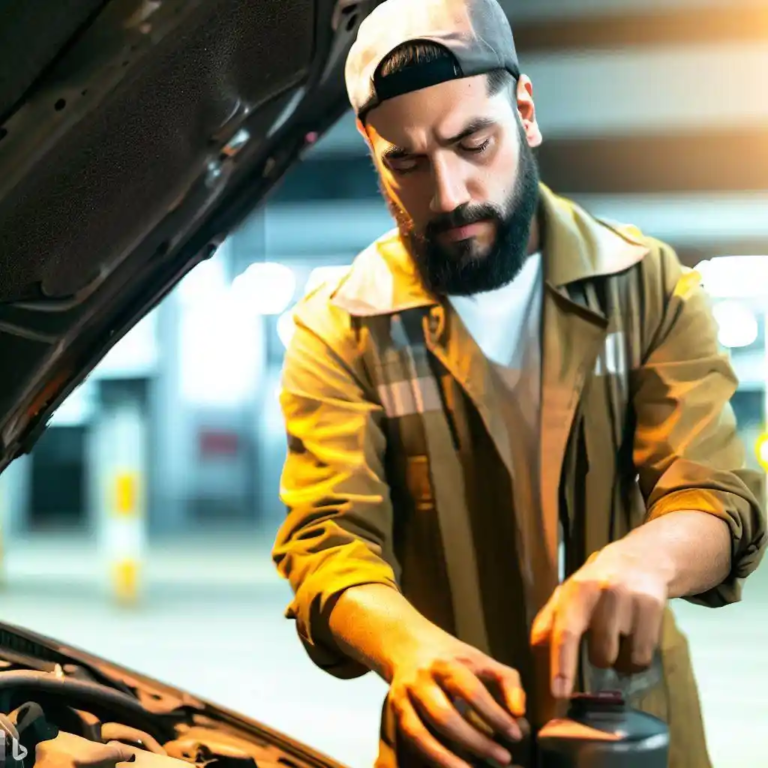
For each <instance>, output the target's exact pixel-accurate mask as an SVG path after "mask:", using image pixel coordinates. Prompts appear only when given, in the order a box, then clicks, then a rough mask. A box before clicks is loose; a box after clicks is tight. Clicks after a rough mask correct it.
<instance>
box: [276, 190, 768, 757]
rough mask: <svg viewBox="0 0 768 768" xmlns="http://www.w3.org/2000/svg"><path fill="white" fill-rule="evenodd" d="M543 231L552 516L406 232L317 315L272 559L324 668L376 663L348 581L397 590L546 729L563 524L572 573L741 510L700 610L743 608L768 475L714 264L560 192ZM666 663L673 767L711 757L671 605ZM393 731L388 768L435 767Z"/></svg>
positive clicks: (471, 347) (760, 538) (289, 362)
mask: <svg viewBox="0 0 768 768" xmlns="http://www.w3.org/2000/svg"><path fill="white" fill-rule="evenodd" d="M541 222H542V235H543V246H544V248H543V252H544V255H545V289H544V298H543V336H542V338H543V343H542V344H543V346H542V401H541V408H542V416H541V426H542V430H541V453H540V456H539V457H538V458H539V463H540V473H539V474H540V476H539V477H538V478H537V487H538V490H539V496H540V500H539V503H538V507H539V508H538V509H536V510H532V511H526V513H525V514H522V513H519V514H516V513H515V510H514V508H513V504H512V498H513V493H512V488H513V483H514V473H513V467H512V461H511V456H510V439H509V435H507V433H506V428H505V426H504V423H505V422H504V420H503V419H502V418H501V417H500V415H499V414H500V413H501V410H500V406H499V400H498V398H499V396H500V390H499V388H498V386H497V383H496V381H495V380H494V375H493V371H492V367H491V366H490V365H489V363H488V361H487V360H486V358H485V357H484V355H483V353H482V352H481V350H480V349H479V347H478V346H477V344H476V343H475V341H474V340H473V339H472V337H471V336H470V335H469V333H468V332H467V330H466V328H465V327H464V325H463V323H462V321H461V319H460V317H459V316H458V315H457V314H456V312H455V311H454V310H453V308H452V307H451V305H450V303H448V302H440V301H438V300H437V299H436V298H435V297H433V296H430V295H428V294H427V293H426V292H425V289H424V288H423V286H422V284H421V282H420V281H419V279H418V275H417V273H416V271H415V268H414V265H413V263H412V262H411V260H410V257H409V256H408V253H407V251H406V250H405V248H404V247H403V245H402V242H401V241H400V239H399V237H398V236H397V233H396V232H393V233H390V234H388V235H387V236H385V237H383V238H382V239H381V240H379V241H377V242H376V243H374V244H373V245H372V246H371V247H370V248H368V249H367V250H366V251H364V252H363V253H362V254H361V255H360V256H359V257H358V258H357V259H356V261H355V263H354V265H353V266H352V268H351V269H350V271H349V272H348V273H347V275H346V276H345V277H344V278H343V279H342V280H341V281H340V282H338V283H336V284H334V285H324V286H321V287H320V288H318V289H317V290H315V291H314V292H313V293H312V294H310V295H309V296H308V297H306V298H305V299H304V300H303V301H302V302H301V303H300V304H299V306H298V307H297V309H296V312H295V318H296V331H295V335H294V337H293V340H292V343H291V345H290V348H289V349H288V351H287V355H286V360H285V368H284V377H283V391H282V395H281V403H282V408H283V413H284V416H285V420H286V425H287V432H288V456H287V460H286V464H285V469H284V474H283V479H282V485H281V497H282V499H283V500H284V502H285V504H286V505H287V508H288V515H287V518H286V520H285V522H284V524H283V525H282V527H281V529H280V531H279V534H278V537H277V541H276V543H275V547H274V553H273V554H274V560H275V563H276V565H277V568H278V570H279V572H280V573H281V574H282V575H283V576H284V577H285V578H287V579H288V580H289V581H290V584H291V586H292V588H293V590H294V594H295V598H294V600H293V601H292V603H291V605H290V606H289V607H288V610H287V613H286V615H287V616H288V617H289V618H293V619H295V620H296V624H297V629H298V633H299V636H300V637H301V639H302V641H303V643H304V646H305V648H306V650H307V652H308V653H309V655H310V657H311V658H312V659H313V661H314V662H315V663H316V664H317V665H319V666H320V667H321V668H323V669H325V670H327V671H328V672H329V673H331V674H333V675H335V676H337V677H341V678H351V677H355V676H359V675H362V674H364V673H365V672H366V671H367V670H365V669H364V668H362V667H361V666H360V665H358V664H357V663H356V662H354V661H352V660H350V659H349V658H347V657H346V656H344V655H343V654H342V653H341V652H340V650H339V649H338V648H336V647H334V645H333V644H332V643H331V642H330V641H329V640H328V632H327V622H328V614H329V611H330V609H331V608H332V606H333V603H334V599H335V598H336V597H337V596H338V595H339V594H340V593H341V592H342V591H343V590H345V589H347V588H349V587H352V586H355V585H362V584H367V583H381V584H387V585H389V586H391V587H392V588H394V589H398V590H400V591H402V592H403V594H404V595H405V596H406V597H407V598H408V599H409V600H410V601H411V603H412V604H413V605H414V606H415V607H416V608H417V609H418V610H420V611H421V612H422V613H423V614H424V615H425V616H426V617H427V618H429V619H430V620H432V621H434V622H435V623H437V624H438V625H440V626H441V627H443V628H444V629H446V630H447V631H449V632H452V633H454V634H455V635H457V636H458V637H459V638H461V639H462V640H465V641H466V642H468V643H471V644H473V645H475V646H476V647H479V648H480V649H481V650H483V651H485V652H487V653H489V654H491V655H492V656H494V658H497V659H498V660H499V661H501V662H503V663H505V664H509V665H510V666H513V667H515V668H516V669H518V670H519V671H520V673H521V676H522V678H523V684H524V686H525V687H526V692H527V694H528V699H529V705H528V714H529V717H530V719H531V720H532V723H533V725H534V728H536V727H539V726H540V725H541V724H542V723H543V722H544V721H545V720H546V719H547V718H548V717H549V716H551V715H552V714H553V713H554V710H553V709H552V702H551V701H550V700H549V699H548V698H547V696H548V695H547V694H546V693H544V691H545V690H547V688H548V686H547V684H546V681H545V678H546V669H545V665H544V666H543V665H542V662H541V659H540V658H539V657H538V656H534V655H533V652H532V651H531V649H530V646H529V641H528V638H529V631H530V626H531V622H532V620H533V617H534V616H535V615H536V613H537V612H538V610H539V609H540V608H541V607H542V606H543V605H544V603H545V602H546V600H547V599H548V597H549V596H550V595H551V593H552V591H553V589H554V588H555V586H556V584H557V580H558V574H557V548H558V528H559V526H560V525H562V526H563V530H564V532H565V535H564V540H565V547H566V561H567V562H566V567H567V573H572V572H573V571H574V570H576V569H577V568H578V567H579V566H580V565H581V564H583V563H584V561H585V560H586V559H587V558H588V557H589V556H590V555H591V554H592V553H594V552H596V551H598V550H600V549H601V548H603V547H604V546H605V545H607V544H608V543H609V542H611V541H613V540H616V539H618V538H621V537H622V536H624V535H625V534H626V533H627V532H629V531H630V530H631V529H632V528H634V527H636V526H638V525H640V524H642V523H643V522H644V521H647V520H650V519H654V518H657V517H659V516H661V515H665V514H668V513H670V512H675V511H679V510H691V509H693V510H701V511H702V512H706V513H709V514H713V515H716V516H718V517H720V518H721V519H722V520H724V521H725V522H726V523H727V524H728V526H729V528H730V531H731V536H732V542H733V543H732V563H733V565H732V570H731V574H730V576H729V577H728V578H727V579H726V581H725V582H724V583H723V584H721V585H719V586H718V587H716V588H715V589H713V590H711V591H710V592H708V593H706V594H703V595H697V596H695V597H691V598H690V599H691V600H692V601H693V602H697V603H700V604H702V605H707V606H721V605H726V604H728V603H732V602H735V601H737V600H739V599H740V583H741V580H742V579H744V578H745V577H746V576H747V575H748V574H749V573H751V572H752V571H753V570H754V569H755V568H756V567H757V565H758V563H759V561H760V559H761V557H762V554H763V549H764V545H765V532H766V527H765V521H764V516H763V513H762V511H761V505H762V503H763V487H762V476H761V475H758V474H757V473H754V472H752V471H749V470H747V469H746V468H745V467H744V453H743V447H742V445H741V444H740V442H739V440H738V438H737V433H736V425H735V421H734V418H733V415H732V411H731V409H730V405H729V400H730V397H731V395H732V394H733V393H734V391H735V389H736V386H737V381H736V378H735V376H734V374H733V371H732V369H731V367H730V364H729V362H728V358H727V356H725V355H724V354H723V353H722V352H721V350H720V349H719V348H718V344H717V338H716V337H717V334H716V326H715V323H714V321H713V318H712V315H711V313H710V310H709V308H708V303H707V299H706V296H705V294H704V292H703V290H702V288H701V287H700V285H699V278H698V276H697V275H696V273H693V272H691V271H689V270H685V269H684V268H682V267H681V266H680V264H679V262H678V260H677V258H676V256H675V254H674V252H673V251H672V250H671V249H670V248H669V247H668V246H667V245H665V244H664V243H661V242H659V241H657V240H654V239H652V238H650V237H647V236H644V235H643V234H642V233H640V232H639V231H637V230H636V229H634V228H632V227H626V226H613V225H609V224H607V223H605V222H601V221H598V220H596V219H595V218H593V217H592V216H590V215H589V214H588V213H586V212H585V211H584V210H582V209H581V208H579V207H578V206H577V205H575V204H574V203H572V202H571V201H569V200H566V199H564V198H561V197H558V196H557V195H555V194H554V193H552V191H550V190H549V189H548V188H547V187H546V186H544V185H542V186H541ZM660 659H661V668H662V679H661V683H660V684H658V685H656V686H654V687H652V688H651V689H650V690H648V691H646V692H645V693H644V695H642V696H641V697H640V698H639V699H638V700H637V701H636V702H634V703H635V705H636V706H639V707H640V708H642V709H644V710H645V711H648V712H651V713H653V714H656V715H657V716H659V717H662V718H663V719H665V720H666V721H667V722H668V723H669V724H670V729H671V759H670V766H672V768H683V767H685V768H702V767H706V766H709V764H710V763H709V759H708V756H707V751H706V745H705V739H704V732H703V726H702V721H701V713H700V707H699V700H698V694H697V690H696V685H695V681H694V677H693V673H692V670H691V663H690V658H689V652H688V647H687V641H686V639H685V637H684V636H683V634H682V633H681V632H680V631H679V630H678V629H677V627H676V625H675V622H674V619H673V616H672V613H671V611H669V610H668V611H667V614H666V617H665V622H664V630H663V637H662V642H661V652H660ZM583 666H584V667H585V669H586V667H587V666H588V665H586V663H585V664H584V665H583ZM581 686H582V687H583V688H587V689H588V688H589V682H588V674H587V672H586V671H584V670H583V671H582V680H581ZM381 736H382V739H381V751H380V758H379V761H378V763H377V765H379V766H381V768H384V767H385V766H387V767H388V766H396V765H397V766H400V767H401V768H405V766H410V765H416V764H417V763H416V762H414V761H413V759H412V758H411V757H409V756H407V754H406V752H404V751H403V747H402V746H401V745H399V744H398V742H397V740H396V736H395V734H394V732H393V729H392V723H391V719H390V716H389V712H388V707H387V706H386V704H385V708H384V717H383V721H382V734H381Z"/></svg>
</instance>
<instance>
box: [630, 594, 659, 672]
mask: <svg viewBox="0 0 768 768" xmlns="http://www.w3.org/2000/svg"><path fill="white" fill-rule="evenodd" d="M636 605H637V610H636V611H635V615H634V621H633V623H632V628H631V649H632V653H631V664H632V667H633V671H639V670H641V669H647V668H648V667H649V666H650V665H651V662H652V661H653V654H654V652H655V650H656V648H657V647H658V646H659V643H660V642H661V627H662V623H663V620H664V605H665V601H664V600H663V599H659V598H656V597H653V596H651V595H648V596H646V595H641V596H639V597H638V598H637V599H636Z"/></svg>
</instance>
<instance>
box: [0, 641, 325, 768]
mask: <svg viewBox="0 0 768 768" xmlns="http://www.w3.org/2000/svg"><path fill="white" fill-rule="evenodd" d="M115 673H116V674H115ZM113 675H114V676H113ZM224 717H226V713H225V715H224ZM0 761H4V762H5V763H6V765H8V766H10V768H33V766H34V767H35V768H96V767H97V766H98V768H111V767H112V766H115V765H118V764H123V763H135V764H136V768H185V766H186V767H187V768H188V766H189V764H190V763H191V764H194V765H196V766H201V767H202V766H206V768H309V766H316V765H318V766H319V765H321V763H316V762H315V761H313V760H311V759H310V760H307V759H304V758H302V757H301V756H299V755H294V754H292V753H291V751H290V749H286V748H285V745H281V744H279V743H275V742H274V740H273V739H270V736H269V733H268V732H265V733H264V734H263V735H262V734H260V733H259V732H258V730H257V729H251V728H249V727H247V724H246V725H238V724H237V722H230V721H228V720H227V719H222V715H221V713H217V712H215V711H214V710H212V709H211V707H210V706H209V705H206V704H204V703H202V702H199V701H197V700H196V699H195V698H194V697H192V696H190V695H187V694H179V695H178V696H174V695H173V694H169V693H168V692H167V691H166V690H165V689H164V688H162V689H161V688H158V689H157V690H155V689H154V688H152V687H151V686H148V685H147V684H145V683H144V682H143V681H142V682H140V681H137V680H134V679H132V678H131V677H130V676H128V675H126V674H124V673H123V672H122V671H121V670H119V669H118V668H114V669H112V668H111V667H108V668H106V669H102V668H100V667H92V666H90V665H81V664H79V663H63V664H62V663H60V662H55V661H49V660H43V659H40V658H38V657H37V656H31V655H26V654H23V653H19V652H16V651H11V650H9V649H7V648H3V647H2V646H1V645H0Z"/></svg>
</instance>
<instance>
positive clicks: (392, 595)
mask: <svg viewBox="0 0 768 768" xmlns="http://www.w3.org/2000/svg"><path fill="white" fill-rule="evenodd" d="M329 628H330V631H331V634H332V635H333V639H334V640H335V641H336V644H337V645H338V646H339V648H341V650H342V651H343V652H344V653H346V654H347V655H348V656H350V657H351V658H353V659H354V660H355V661H358V662H359V663H361V664H363V665H364V666H366V667H368V668H369V669H371V670H373V671H374V672H376V673H377V674H378V675H380V676H381V677H382V678H384V680H386V681H387V682H390V681H391V679H392V670H393V666H394V661H395V659H397V658H398V657H399V656H401V655H402V654H403V653H406V652H410V651H412V650H414V649H415V648H416V647H417V646H418V645H419V644H420V643H422V642H426V641H427V637H428V636H430V635H434V633H435V632H441V630H439V629H438V627H436V626H435V625H434V624H432V623H431V622H430V621H428V620H427V619H426V618H425V617H424V616H422V614H420V613H419V612H418V611H417V610H416V609H415V608H414V607H413V606H412V605H411V604H410V603H409V602H408V600H406V598H405V597H403V595H402V594H401V593H400V592H398V591H397V590H396V589H393V588H392V587H388V586H386V585H383V584H365V585H363V586H359V587H351V588H350V589H347V590H345V591H344V592H343V593H342V595H341V597H340V598H339V600H338V602H337V603H336V605H335V606H334V608H333V610H332V611H331V615H330V619H329Z"/></svg>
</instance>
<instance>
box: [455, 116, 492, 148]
mask: <svg viewBox="0 0 768 768" xmlns="http://www.w3.org/2000/svg"><path fill="white" fill-rule="evenodd" d="M494 125H496V121H495V120H493V119H492V118H490V117H477V118H475V119H474V120H471V121H470V122H469V123H467V125H466V126H465V127H464V129H463V130H462V131H461V132H460V133H457V134H456V135H455V136H451V137H450V138H449V139H441V143H442V144H457V143H458V142H460V141H461V140H462V139H466V138H468V137H469V136H472V134H474V133H479V132H480V131H484V130H485V129H486V128H492V127H493V126H494Z"/></svg>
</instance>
